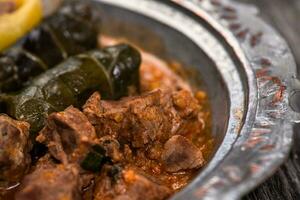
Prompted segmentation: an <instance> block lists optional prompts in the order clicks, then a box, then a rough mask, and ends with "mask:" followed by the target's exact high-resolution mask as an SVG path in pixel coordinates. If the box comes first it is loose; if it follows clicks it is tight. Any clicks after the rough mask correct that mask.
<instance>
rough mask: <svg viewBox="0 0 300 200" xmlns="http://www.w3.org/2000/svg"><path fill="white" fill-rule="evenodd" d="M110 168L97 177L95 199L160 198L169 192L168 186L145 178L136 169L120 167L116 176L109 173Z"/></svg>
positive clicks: (168, 194)
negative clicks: (122, 168)
mask: <svg viewBox="0 0 300 200" xmlns="http://www.w3.org/2000/svg"><path fill="white" fill-rule="evenodd" d="M111 170H112V169H109V171H108V172H107V173H102V176H100V177H99V178H98V182H97V184H96V188H95V192H94V198H95V200H103V199H105V200H112V199H114V200H127V199H128V200H129V199H130V200H144V199H145V198H146V199H147V200H162V199H166V198H167V197H168V196H170V194H171V191H170V189H169V188H167V187H166V186H163V185H160V184H158V183H157V182H155V181H154V180H151V179H149V178H147V177H146V176H144V175H143V174H142V173H139V172H138V171H137V170H136V169H132V168H129V169H124V170H121V169H120V171H119V172H118V173H119V174H118V177H117V178H115V177H113V176H112V175H111ZM115 176H116V175H115Z"/></svg>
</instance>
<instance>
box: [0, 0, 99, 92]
mask: <svg viewBox="0 0 300 200" xmlns="http://www.w3.org/2000/svg"><path fill="white" fill-rule="evenodd" d="M70 2H71V3H70ZM70 2H68V3H67V4H66V5H64V6H63V7H62V8H61V9H60V10H59V11H57V13H55V14H54V15H53V16H51V17H49V18H48V19H45V20H44V22H42V23H41V24H40V25H39V26H38V27H37V28H35V29H34V30H32V31H31V32H30V33H29V34H28V35H27V36H25V37H24V38H23V39H22V40H21V41H19V42H18V44H16V45H15V46H14V47H12V48H10V49H8V50H7V51H6V52H4V53H3V54H1V55H0V93H1V92H13V91H17V90H19V89H21V88H22V87H24V86H25V84H27V83H26V82H27V81H28V80H30V79H31V78H33V77H35V76H36V75H38V74H40V73H42V72H44V71H45V70H47V69H50V68H52V67H54V66H55V65H57V64H58V63H60V62H62V61H63V60H65V59H66V58H67V57H69V56H72V55H77V54H79V53H83V52H86V51H87V50H91V49H95V48H96V47H97V37H98V33H99V26H100V25H99V24H100V20H99V17H98V16H96V12H95V11H94V10H93V9H92V7H91V5H90V4H88V3H87V1H70ZM8 31H9V30H8Z"/></svg>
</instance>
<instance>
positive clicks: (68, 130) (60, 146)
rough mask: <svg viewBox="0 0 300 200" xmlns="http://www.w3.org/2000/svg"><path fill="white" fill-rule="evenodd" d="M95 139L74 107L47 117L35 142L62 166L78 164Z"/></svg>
mask: <svg viewBox="0 0 300 200" xmlns="http://www.w3.org/2000/svg"><path fill="white" fill-rule="evenodd" d="M96 139H97V136H96V133H95V129H94V127H93V126H92V125H91V123H90V122H89V121H88V119H87V118H86V116H85V115H84V114H83V113H82V112H80V111H79V110H78V109H76V108H74V107H72V106H71V107H69V108H67V109H66V110H65V111H63V112H58V113H53V114H51V115H50V116H49V117H48V120H47V124H46V126H45V128H44V129H43V130H42V131H41V132H40V133H39V135H38V137H37V139H36V140H37V141H38V142H41V143H44V144H46V145H47V147H48V148H49V152H50V154H51V155H52V156H53V157H54V158H56V159H57V160H59V161H61V162H62V163H64V164H67V163H79V162H81V161H82V160H83V159H84V157H85V155H86V154H87V153H88V152H89V150H90V147H91V146H92V145H94V144H95V141H96Z"/></svg>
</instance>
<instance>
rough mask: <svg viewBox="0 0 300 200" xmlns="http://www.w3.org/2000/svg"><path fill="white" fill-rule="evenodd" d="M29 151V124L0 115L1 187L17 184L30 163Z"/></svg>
mask: <svg viewBox="0 0 300 200" xmlns="http://www.w3.org/2000/svg"><path fill="white" fill-rule="evenodd" d="M30 149H31V142H30V141H29V124H28V123H26V122H21V121H16V120H13V119H11V118H10V117H8V116H6V115H0V179H1V182H0V184H1V185H2V186H4V187H5V186H9V184H10V183H11V184H13V183H15V182H18V181H19V180H20V178H21V177H22V176H23V175H24V173H25V172H26V171H27V170H28V168H29V165H30V162H31V159H30V155H29V151H30Z"/></svg>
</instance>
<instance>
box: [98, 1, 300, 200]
mask: <svg viewBox="0 0 300 200" xmlns="http://www.w3.org/2000/svg"><path fill="white" fill-rule="evenodd" d="M93 3H94V4H95V6H96V7H98V9H99V13H100V15H102V18H103V29H104V30H103V31H104V33H106V34H109V35H113V36H119V37H126V38H128V39H129V40H131V41H133V42H135V43H137V44H138V45H139V46H141V47H142V48H144V49H145V50H148V51H150V52H152V53H154V54H156V55H158V56H159V57H162V58H164V59H170V58H171V59H174V58H175V59H176V60H177V61H179V62H181V63H182V64H183V65H184V66H187V68H190V69H192V70H194V71H196V75H197V76H198V77H200V78H201V81H202V83H203V87H204V88H205V89H206V91H207V92H208V94H209V97H210V102H211V106H212V117H213V134H214V137H215V139H216V143H217V144H216V149H215V152H214V154H213V156H212V158H211V160H210V162H209V163H208V164H207V166H205V167H204V168H203V169H202V170H201V171H200V172H199V175H198V176H197V177H196V178H195V179H194V180H193V181H192V182H191V183H190V184H189V185H188V186H187V187H186V188H184V189H183V190H182V191H181V192H179V193H177V194H175V195H174V196H173V197H172V199H174V200H179V199H184V200H188V199H191V200H192V199H229V200H233V199H238V198H240V197H241V196H242V195H243V194H245V193H247V192H249V190H251V189H253V188H254V187H255V186H257V185H258V184H259V183H261V182H262V181H263V180H265V179H266V178H267V177H269V176H270V175H272V174H273V172H274V171H275V170H276V169H277V168H278V167H279V165H280V164H281V163H282V162H283V161H284V159H285V158H286V156H287V155H288V153H289V150H290V147H291V144H292V136H293V126H294V123H295V122H296V121H299V119H300V116H299V114H297V113H296V112H294V111H293V110H292V109H291V107H290V106H289V98H293V97H294V96H297V95H298V96H299V93H297V91H298V90H297V88H300V87H298V86H297V85H299V84H297V80H296V65H295V62H294V59H293V57H292V54H291V52H290V50H289V48H288V46H287V44H286V43H285V41H284V40H283V39H282V38H281V37H280V36H279V34H278V33H277V32H276V31H274V29H272V28H271V27H270V26H269V25H267V24H266V23H265V22H263V21H262V20H261V19H259V18H258V17H257V14H258V11H257V9H256V8H254V7H251V6H249V5H244V4H240V3H237V2H234V1H230V0H168V1H163V0H161V1H154V0H94V1H93ZM294 94H297V95H294ZM294 103H295V102H294Z"/></svg>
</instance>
